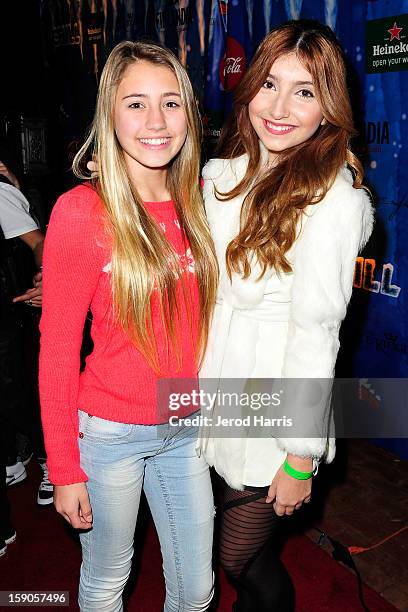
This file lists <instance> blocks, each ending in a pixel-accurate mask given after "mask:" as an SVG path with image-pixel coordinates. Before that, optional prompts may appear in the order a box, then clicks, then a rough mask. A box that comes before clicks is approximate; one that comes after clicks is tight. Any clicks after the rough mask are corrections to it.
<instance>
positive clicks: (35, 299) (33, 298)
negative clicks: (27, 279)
mask: <svg viewBox="0 0 408 612" xmlns="http://www.w3.org/2000/svg"><path fill="white" fill-rule="evenodd" d="M33 285H34V287H33V288H32V289H28V290H27V291H26V292H25V293H24V294H23V295H19V296H18V297H15V298H14V299H13V302H25V303H26V304H28V305H29V306H35V307H36V308H41V306H42V272H41V271H40V272H37V274H36V275H35V276H34V278H33Z"/></svg>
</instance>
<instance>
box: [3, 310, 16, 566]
mask: <svg viewBox="0 0 408 612" xmlns="http://www.w3.org/2000/svg"><path fill="white" fill-rule="evenodd" d="M3 323H4V324H1V323H0V397H1V402H0V556H2V555H4V553H5V552H6V550H7V545H8V544H11V543H12V542H13V541H14V540H15V538H16V532H15V529H14V527H13V526H12V524H11V521H10V506H9V502H8V498H7V485H6V479H7V480H9V479H8V478H7V471H6V465H7V460H8V454H9V453H10V452H12V448H13V436H14V429H13V427H12V426H11V425H10V417H11V415H10V411H12V408H13V407H12V405H10V402H11V399H12V397H13V384H12V383H13V381H12V378H11V376H10V360H9V357H10V351H9V349H10V340H11V337H10V333H9V327H8V325H7V323H6V322H3ZM10 438H11V439H10Z"/></svg>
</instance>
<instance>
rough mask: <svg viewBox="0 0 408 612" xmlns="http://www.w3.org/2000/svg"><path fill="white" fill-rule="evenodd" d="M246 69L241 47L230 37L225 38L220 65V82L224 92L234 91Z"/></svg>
mask: <svg viewBox="0 0 408 612" xmlns="http://www.w3.org/2000/svg"><path fill="white" fill-rule="evenodd" d="M245 68H246V57H245V51H244V48H243V46H242V45H241V44H240V43H239V42H238V41H237V40H236V39H235V38H231V37H230V36H228V37H227V44H226V51H225V54H224V57H223V58H222V60H221V63H220V81H221V85H222V86H223V88H224V89H225V91H231V89H234V87H236V86H237V85H238V83H239V82H240V80H241V79H242V77H243V75H244V72H245Z"/></svg>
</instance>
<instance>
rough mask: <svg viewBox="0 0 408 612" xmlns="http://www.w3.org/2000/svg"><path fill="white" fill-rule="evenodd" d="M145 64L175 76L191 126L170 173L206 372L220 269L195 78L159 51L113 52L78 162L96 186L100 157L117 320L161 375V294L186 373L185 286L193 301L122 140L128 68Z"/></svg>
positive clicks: (129, 46) (147, 46) (140, 46)
mask: <svg viewBox="0 0 408 612" xmlns="http://www.w3.org/2000/svg"><path fill="white" fill-rule="evenodd" d="M142 60H143V61H146V62H150V63H151V64H153V65H159V66H165V67H167V68H169V70H171V71H172V72H173V74H174V75H175V76H176V78H177V81H178V84H179V87H180V94H181V100H182V104H183V107H184V111H185V114H186V118H187V137H186V140H185V143H184V145H183V147H182V148H181V150H180V152H179V153H178V154H177V156H176V157H175V158H174V159H173V160H172V161H171V163H170V165H169V168H168V176H167V186H168V189H169V191H170V193H171V196H172V199H173V200H174V202H175V205H176V210H177V214H178V217H179V220H180V226H181V228H182V231H183V233H184V235H185V236H186V238H187V239H188V241H189V244H190V247H191V252H192V255H193V258H194V261H195V271H196V275H197V282H198V287H199V301H200V330H199V335H198V342H197V346H196V357H197V365H198V363H199V362H200V360H201V358H202V356H203V353H204V349H205V345H206V341H207V336H208V329H209V323H210V319H211V314H212V310H213V305H214V303H215V295H216V285H217V278H218V268H217V260H216V256H215V252H214V247H213V243H212V240H211V237H210V233H209V228H208V225H207V221H206V217H205V212H204V207H203V203H202V197H201V192H200V187H199V164H200V143H201V131H200V123H199V116H198V111H197V105H196V101H195V97H194V93H193V89H192V86H191V83H190V80H189V78H188V76H187V73H186V71H185V70H184V68H183V67H182V65H181V64H180V62H179V61H178V59H177V58H176V56H175V55H173V53H172V52H171V51H169V50H167V49H165V48H162V47H160V46H159V45H156V44H153V43H145V42H143V43H141V42H131V41H123V42H121V43H119V44H118V45H117V46H116V47H115V48H114V49H113V51H112V52H111V54H110V55H109V57H108V59H107V62H106V64H105V67H104V69H103V71H102V75H101V80H100V84H99V90H98V97H97V103H96V111H95V116H94V120H93V123H92V126H91V129H90V133H89V136H88V137H87V139H86V141H85V143H84V144H83V146H82V147H81V149H80V150H79V151H78V153H77V155H76V156H75V159H74V162H73V170H74V173H75V174H76V175H77V176H78V177H79V178H82V179H89V178H90V176H89V173H87V172H86V171H85V169H84V166H85V163H86V161H88V160H89V159H90V158H91V157H92V156H95V157H96V158H97V160H98V167H99V176H98V180H97V181H94V186H95V188H96V189H97V190H98V192H99V194H100V196H101V199H102V201H103V203H104V206H105V209H106V213H107V220H108V225H109V230H110V233H111V235H112V239H113V240H112V242H113V253H112V292H113V304H114V310H115V314H116V316H117V319H118V322H119V323H120V324H121V325H122V327H123V329H124V330H125V331H126V332H127V334H128V335H129V337H130V339H131V341H132V342H133V343H134V344H135V345H136V346H137V347H138V349H139V350H140V351H141V352H142V354H143V355H144V356H145V358H146V359H147V361H148V362H149V363H150V365H151V366H152V367H153V368H154V370H155V371H156V372H160V364H159V358H158V351H157V345H156V340H155V338H154V333H153V324H152V315H151V298H152V292H153V289H157V295H158V298H159V302H160V311H161V316H162V320H163V322H164V325H165V330H166V332H167V336H168V338H169V339H170V343H171V346H172V347H173V349H174V351H175V354H176V356H177V363H178V366H179V367H180V364H181V349H180V345H179V341H178V339H177V334H176V332H175V330H176V326H175V320H176V319H177V316H178V312H179V310H178V304H177V299H176V293H177V292H176V287H177V284H178V282H181V285H182V289H183V295H184V297H185V298H187V297H188V296H187V291H186V287H185V283H183V274H182V272H181V270H180V263H179V261H178V258H177V256H176V254H175V252H174V250H173V249H172V247H171V245H170V244H169V243H168V241H167V240H166V238H165V236H164V235H163V232H162V231H161V230H160V228H158V226H157V224H156V223H155V221H154V220H153V219H152V218H151V217H150V215H149V213H148V212H147V210H146V208H145V207H144V205H143V201H142V199H141V197H140V196H139V194H138V192H137V186H135V185H132V183H131V180H130V178H129V174H128V171H127V167H126V163H125V159H124V155H123V150H122V148H121V146H120V144H119V142H118V139H117V137H116V134H115V126H114V105H115V97H116V92H117V88H118V86H119V84H120V82H121V80H122V78H123V75H124V72H125V70H126V68H127V67H128V66H129V65H132V64H133V63H134V62H138V61H142ZM155 294H156V291H155ZM189 310H190V308H189V306H188V304H187V311H189ZM190 319H191V317H190ZM190 331H191V320H190ZM192 337H193V336H192Z"/></svg>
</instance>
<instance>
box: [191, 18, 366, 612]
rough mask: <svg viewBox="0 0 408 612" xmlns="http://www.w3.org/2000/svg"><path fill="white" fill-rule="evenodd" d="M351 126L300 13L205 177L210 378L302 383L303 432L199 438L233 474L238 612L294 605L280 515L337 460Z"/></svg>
mask: <svg viewBox="0 0 408 612" xmlns="http://www.w3.org/2000/svg"><path fill="white" fill-rule="evenodd" d="M353 134H354V129H353V124H352V113H351V108H350V101H349V97H348V92H347V85H346V79H345V67H344V60H343V55H342V51H341V49H340V46H339V43H338V42H337V40H336V38H335V36H334V34H333V33H332V31H331V30H330V29H329V28H327V27H325V26H322V25H321V24H319V23H317V22H310V21H303V20H300V21H292V22H289V23H287V24H284V25H282V26H280V27H278V28H276V29H275V30H274V31H272V32H271V33H270V34H268V35H267V36H266V38H265V39H264V40H263V42H262V43H261V45H260V46H259V48H258V50H257V52H256V54H255V57H254V59H253V62H252V64H251V66H250V68H249V69H248V71H247V72H246V74H245V75H244V77H243V79H242V81H241V83H240V84H239V86H238V88H237V90H236V97H235V106H234V110H233V113H232V116H231V119H230V121H229V122H228V123H227V125H226V127H225V129H224V130H223V132H222V135H221V141H220V145H219V157H218V158H217V159H212V160H210V161H209V162H208V164H207V165H206V166H205V168H204V170H203V173H202V174H203V178H204V188H203V193H204V200H205V206H206V211H207V217H208V221H209V224H210V229H211V233H212V237H213V239H214V242H215V247H216V252H217V257H218V261H219V266H220V281H219V288H218V295H217V304H216V307H215V313H214V320H213V323H212V326H211V331H210V336H209V343H208V348H207V352H206V357H205V360H204V364H203V368H202V370H201V376H202V378H203V379H205V378H211V379H215V380H219V379H221V385H222V380H223V379H228V378H240V379H241V382H238V381H237V389H239V388H242V389H244V390H245V389H246V388H248V387H249V388H250V387H251V383H250V382H248V379H249V381H250V380H251V379H259V378H263V379H297V381H300V385H299V388H300V389H301V390H302V393H300V394H296V393H294V392H293V391H296V386H295V387H293V386H291V385H290V384H287V385H286V390H288V391H289V392H290V393H291V396H292V400H294V401H291V402H289V403H288V402H287V403H286V404H285V409H286V410H289V414H288V413H287V416H288V417H289V416H290V417H291V418H292V420H293V421H294V423H295V424H296V423H298V421H299V419H300V421H299V422H300V424H301V426H300V427H299V426H298V427H297V429H296V434H295V436H294V437H289V436H288V434H286V435H285V433H284V431H285V430H281V433H280V436H279V437H277V436H276V435H275V436H274V433H273V429H267V430H265V431H264V432H262V431H261V429H262V428H260V429H258V431H257V433H256V436H257V437H255V438H246V437H245V436H244V435H241V437H240V436H239V435H238V434H237V435H235V436H233V437H228V435H227V433H228V432H225V433H224V435H223V434H222V433H220V431H218V432H216V428H215V427H213V428H212V430H211V432H210V437H209V439H204V440H202V448H203V450H204V454H205V456H206V458H207V460H208V462H209V463H210V464H211V465H213V466H214V467H215V469H216V470H217V472H218V474H219V475H220V476H222V479H223V480H222V481H221V482H222V487H221V488H222V490H223V505H222V511H223V512H222V527H221V561H222V564H223V566H224V569H225V570H226V571H227V572H228V574H229V575H230V576H231V577H232V578H234V579H235V581H236V585H237V587H238V599H237V602H236V604H235V610H236V611H237V612H238V611H239V612H253V611H254V610H256V611H257V612H272V611H273V612H283V611H285V612H286V611H290V610H293V609H294V591H293V587H292V584H291V581H290V578H289V576H288V574H287V572H286V570H285V568H284V566H283V565H282V563H281V561H280V559H279V555H278V552H277V546H276V539H277V536H278V535H279V533H280V532H281V527H282V524H283V523H282V520H283V519H282V517H283V516H284V515H291V514H292V513H293V512H294V511H295V510H298V509H299V508H300V507H301V506H302V504H303V503H306V502H309V501H310V497H311V487H312V473H313V467H314V466H313V463H316V462H318V461H319V460H326V461H327V462H330V461H331V460H332V459H333V457H334V441H333V440H332V439H329V438H330V436H329V435H328V434H327V431H328V428H327V423H325V422H323V420H324V414H325V409H324V410H322V411H321V413H316V412H315V411H314V410H313V406H312V409H311V405H310V404H308V399H310V393H309V392H312V393H313V389H314V385H315V384H316V383H313V381H311V379H315V380H316V379H320V380H321V381H324V380H327V381H330V379H331V378H332V377H333V375H334V366H335V361H336V356H337V351H338V348H339V339H338V338H339V327H340V324H341V321H342V319H343V318H344V316H345V314H346V308H347V304H348V301H349V299H350V295H351V291H352V280H353V272H354V263H355V258H356V255H357V253H358V251H359V249H361V248H362V246H363V245H364V244H365V242H366V241H367V239H368V237H369V236H370V233H371V230H372V223H373V218H372V210H371V204H370V199H369V196H368V195H367V192H366V190H365V189H364V188H362V170H361V166H360V164H359V162H358V161H357V159H356V158H355V157H354V155H353V154H352V152H351V151H350V149H349V141H350V137H351V136H352V135H353ZM245 381H247V383H245ZM308 381H311V382H309V383H308ZM252 384H254V383H252ZM294 384H295V385H296V384H297V383H296V381H295V383H294ZM322 384H323V387H322V388H323V389H324V387H325V383H322ZM329 386H330V385H326V387H327V389H326V391H327V390H328V388H329ZM278 389H279V387H278ZM255 390H256V389H255ZM229 391H231V386H230V387H229ZM307 395H309V398H308V397H306V396H307ZM316 408H319V410H320V409H321V406H320V407H317V406H316ZM323 408H325V407H324V406H323ZM219 410H220V411H221V413H222V410H223V408H222V406H219ZM319 419H321V421H322V422H321V423H319ZM286 431H290V430H286ZM325 432H326V433H325ZM320 434H321V435H320ZM283 436H284V437H283Z"/></svg>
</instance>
